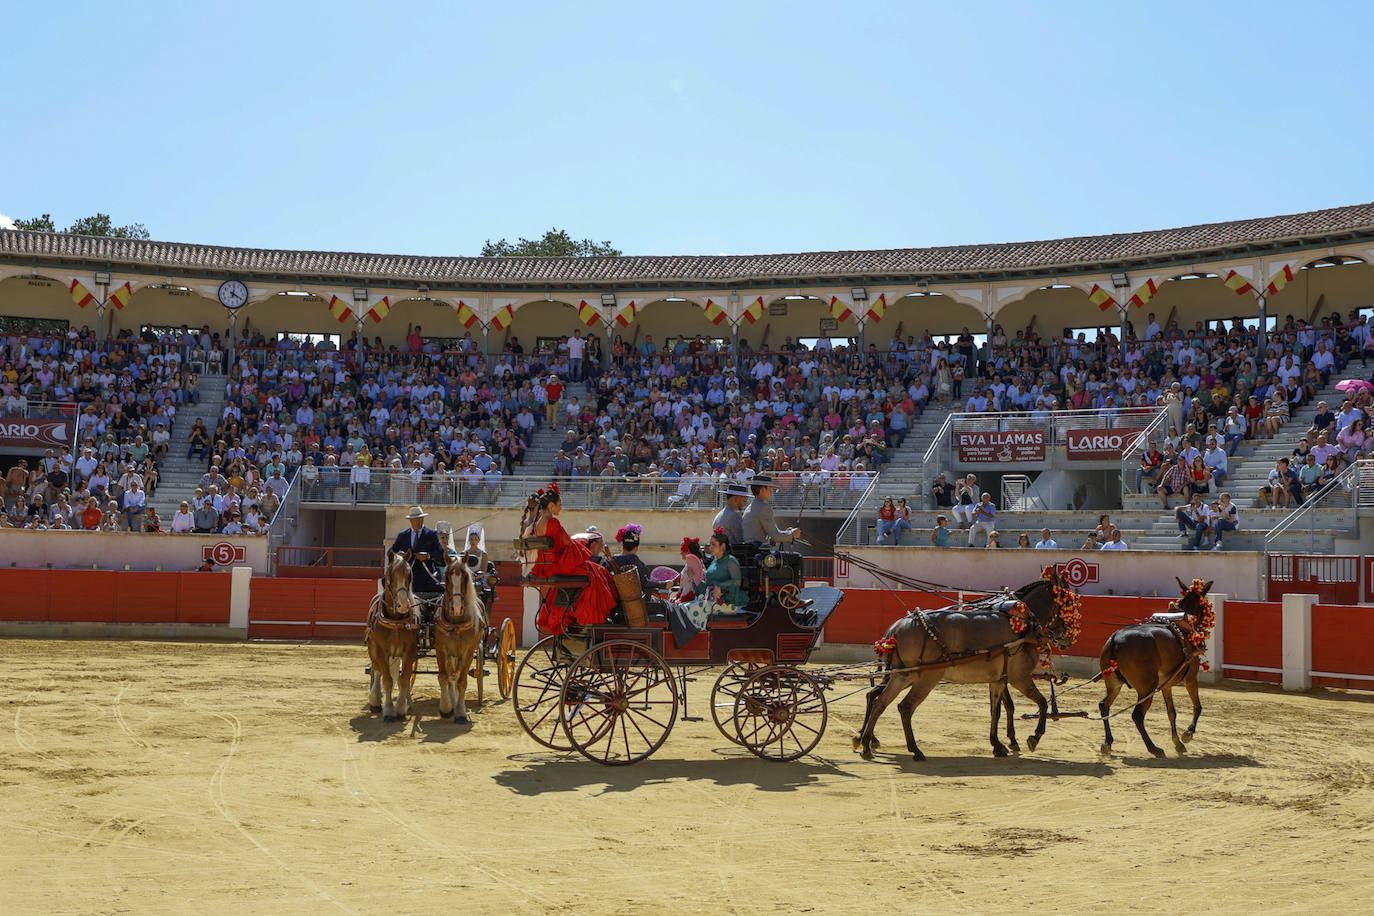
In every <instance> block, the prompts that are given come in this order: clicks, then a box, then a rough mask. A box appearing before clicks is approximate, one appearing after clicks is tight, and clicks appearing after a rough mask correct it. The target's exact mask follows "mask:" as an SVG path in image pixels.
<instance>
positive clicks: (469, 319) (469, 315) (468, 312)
mask: <svg viewBox="0 0 1374 916" xmlns="http://www.w3.org/2000/svg"><path fill="white" fill-rule="evenodd" d="M458 321H459V323H460V324H462V326H463V327H465V328H469V329H470V328H471V327H472V326H473V325H474V324H476V323H477V313H476V312H474V311H473V310H472V309H470V308H468V304H467V303H466V302H463V301H462V300H459V302H458Z"/></svg>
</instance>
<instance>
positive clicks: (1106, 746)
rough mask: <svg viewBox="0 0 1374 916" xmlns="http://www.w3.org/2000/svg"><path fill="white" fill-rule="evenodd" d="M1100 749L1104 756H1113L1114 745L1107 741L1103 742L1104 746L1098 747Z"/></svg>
mask: <svg viewBox="0 0 1374 916" xmlns="http://www.w3.org/2000/svg"><path fill="white" fill-rule="evenodd" d="M1098 750H1099V751H1101V753H1102V756H1104V757H1110V756H1112V746H1111V745H1110V744H1108V743H1107V742H1105V741H1104V742H1102V746H1101V747H1100V748H1098Z"/></svg>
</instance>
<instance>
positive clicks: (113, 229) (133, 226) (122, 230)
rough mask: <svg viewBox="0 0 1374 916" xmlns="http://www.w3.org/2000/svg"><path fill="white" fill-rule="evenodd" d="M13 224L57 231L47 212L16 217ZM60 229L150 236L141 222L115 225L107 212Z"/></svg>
mask: <svg viewBox="0 0 1374 916" xmlns="http://www.w3.org/2000/svg"><path fill="white" fill-rule="evenodd" d="M14 224H15V225H16V226H18V227H19V228H20V229H28V230H30V231H32V232H56V231H57V226H56V225H55V224H54V223H53V221H52V215H51V214H48V213H44V214H43V215H42V216H35V217H33V218H32V219H17V220H15V221H14ZM62 231H63V232H69V233H71V234H72V235H101V236H108V237H109V238H115V239H146V238H150V237H151V236H150V235H149V233H148V228H147V227H146V226H144V225H143V224H142V223H130V224H129V225H127V226H116V225H115V224H114V220H112V219H110V214H108V213H97V214H96V215H95V216H86V217H83V218H81V219H79V220H77V221H76V222H74V223H72V224H71V226H69V227H68V228H66V229H63V230H62Z"/></svg>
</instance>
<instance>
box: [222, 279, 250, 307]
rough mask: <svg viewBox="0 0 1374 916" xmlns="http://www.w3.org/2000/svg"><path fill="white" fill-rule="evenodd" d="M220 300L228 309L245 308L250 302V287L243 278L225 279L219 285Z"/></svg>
mask: <svg viewBox="0 0 1374 916" xmlns="http://www.w3.org/2000/svg"><path fill="white" fill-rule="evenodd" d="M219 301H220V304H221V305H223V306H224V307H225V308H227V309H237V308H243V306H244V304H245V303H247V302H248V287H247V286H244V284H243V281H242V280H225V281H224V282H223V283H221V284H220V285H219Z"/></svg>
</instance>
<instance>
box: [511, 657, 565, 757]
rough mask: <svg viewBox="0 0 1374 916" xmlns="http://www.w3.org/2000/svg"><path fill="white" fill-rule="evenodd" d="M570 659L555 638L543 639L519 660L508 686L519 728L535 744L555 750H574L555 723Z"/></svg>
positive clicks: (559, 725)
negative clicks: (511, 684) (510, 684)
mask: <svg viewBox="0 0 1374 916" xmlns="http://www.w3.org/2000/svg"><path fill="white" fill-rule="evenodd" d="M571 660H572V658H571V656H570V655H569V654H568V652H567V650H566V649H564V648H562V644H561V642H560V641H559V638H558V637H557V636H546V637H544V638H543V639H541V640H539V642H537V643H535V644H534V647H533V648H532V649H530V651H528V652H526V653H525V657H524V658H522V659H520V664H519V665H518V666H517V667H516V669H515V676H514V678H513V686H512V687H511V696H512V700H511V705H512V706H514V707H515V717H516V718H517V719H519V720H520V727H521V728H523V729H524V730H525V733H526V734H528V735H529V736H530V737H531V738H533V739H534V740H535V741H538V742H539V743H540V744H542V745H544V746H545V747H547V748H552V749H553V750H555V751H570V750H572V749H573V746H572V745H571V744H569V743H568V741H567V737H566V736H565V735H564V734H563V726H562V723H560V722H559V721H558V703H559V698H560V697H561V695H562V690H563V679H564V678H565V677H566V676H567V674H568V663H569V662H570V661H571Z"/></svg>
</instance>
